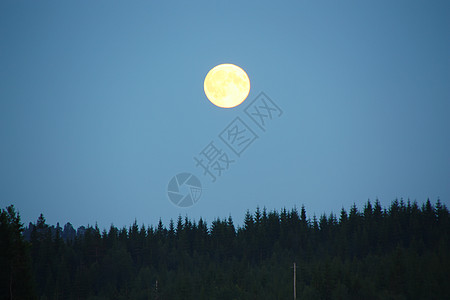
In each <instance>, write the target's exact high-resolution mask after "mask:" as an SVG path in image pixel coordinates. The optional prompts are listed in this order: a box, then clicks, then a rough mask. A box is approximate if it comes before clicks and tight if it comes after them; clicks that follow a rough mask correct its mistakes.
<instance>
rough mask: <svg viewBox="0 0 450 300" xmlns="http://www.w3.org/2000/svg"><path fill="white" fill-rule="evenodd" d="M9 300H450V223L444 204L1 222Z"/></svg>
mask: <svg viewBox="0 0 450 300" xmlns="http://www.w3.org/2000/svg"><path fill="white" fill-rule="evenodd" d="M0 243H1V244H0V299H91V300H94V299H95V300H100V299H160V300H161V299H208V300H210V299H226V300H230V299H271V300H273V299H293V295H294V294H293V293H294V292H293V290H294V277H293V273H294V268H293V263H294V262H295V263H296V269H295V272H296V278H295V286H296V296H297V299H450V217H449V210H448V208H447V207H446V206H445V205H443V204H442V203H441V201H440V200H437V201H436V203H435V204H432V203H431V202H430V200H427V201H426V202H425V203H423V204H421V205H419V204H418V203H417V202H411V201H406V202H405V201H403V199H400V200H394V201H392V202H391V203H390V205H389V206H388V207H385V208H383V207H382V206H381V205H380V202H379V201H378V200H376V201H374V202H373V203H372V202H371V201H367V202H366V203H365V205H364V206H363V207H360V208H358V207H357V206H356V205H353V206H351V207H350V208H349V209H348V210H346V209H344V208H342V210H341V212H340V214H339V215H337V214H333V213H330V214H329V215H325V214H323V215H320V216H318V217H316V216H315V215H313V216H312V217H308V216H307V212H306V209H305V207H304V206H301V208H300V210H298V209H297V208H296V207H294V208H292V209H290V210H289V209H286V208H283V209H281V210H279V211H277V210H272V211H267V210H266V209H265V208H262V209H261V208H260V207H257V208H256V209H255V210H254V211H252V212H250V211H247V212H246V214H245V218H244V220H243V222H242V226H235V225H234V222H233V219H232V217H231V216H229V217H228V218H225V219H220V218H217V219H215V220H213V221H212V222H211V224H207V222H205V221H204V220H203V219H199V220H198V221H196V220H191V219H189V218H188V217H187V216H186V217H182V216H179V217H178V219H177V220H171V221H170V223H169V224H166V225H164V224H163V223H162V221H161V220H160V221H159V223H158V224H157V225H156V226H152V225H151V226H147V227H146V226H144V225H138V224H137V222H136V221H135V222H134V223H133V224H132V225H131V226H129V227H128V228H127V227H123V228H117V227H115V226H113V225H111V226H110V228H109V229H100V228H98V226H97V225H95V226H87V227H84V226H82V227H80V228H78V229H77V230H75V229H74V228H73V227H72V225H71V224H70V223H67V224H66V225H64V228H61V227H60V226H59V224H57V225H56V226H53V225H49V224H47V223H46V220H45V217H44V216H43V215H42V214H41V215H40V216H39V218H38V219H37V221H36V222H35V223H29V224H28V226H24V224H22V223H21V220H20V215H19V212H17V211H16V210H15V208H14V206H12V205H11V206H8V207H6V208H4V209H1V213H0Z"/></svg>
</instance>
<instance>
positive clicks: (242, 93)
mask: <svg viewBox="0 0 450 300" xmlns="http://www.w3.org/2000/svg"><path fill="white" fill-rule="evenodd" d="M203 86H204V89H205V94H206V97H208V99H209V101H211V102H212V103H213V104H214V105H217V106H219V107H224V108H230V107H235V106H238V105H239V104H241V103H242V102H244V100H245V98H247V96H248V93H249V92H250V79H249V78H248V76H247V73H245V71H244V70H242V69H241V68H239V67H238V66H236V65H233V64H221V65H218V66H215V67H214V68H212V69H211V70H210V71H209V72H208V74H207V75H206V77H205V83H204V85H203Z"/></svg>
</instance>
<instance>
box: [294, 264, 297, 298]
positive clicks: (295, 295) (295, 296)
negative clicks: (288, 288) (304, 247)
mask: <svg viewBox="0 0 450 300" xmlns="http://www.w3.org/2000/svg"><path fill="white" fill-rule="evenodd" d="M296 268H297V267H296V266H295V262H294V300H297V291H296V289H295V282H296V281H297V280H296V274H295V269H296Z"/></svg>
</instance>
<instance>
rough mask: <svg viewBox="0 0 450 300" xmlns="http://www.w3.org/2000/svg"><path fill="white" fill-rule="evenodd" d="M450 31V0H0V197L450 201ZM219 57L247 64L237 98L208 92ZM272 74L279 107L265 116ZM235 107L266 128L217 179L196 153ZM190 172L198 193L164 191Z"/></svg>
mask: <svg viewBox="0 0 450 300" xmlns="http://www.w3.org/2000/svg"><path fill="white" fill-rule="evenodd" d="M449 33H450V2H449V1H411V0H408V1H390V0H389V1H290V2H284V1H258V2H251V1H211V0H208V1H179V2H174V1H120V2H119V1H117V2H115V1H9V0H6V1H1V2H0V143H1V147H0V204H1V207H3V208H4V207H5V206H7V205H9V204H14V205H15V206H16V208H17V209H18V210H19V211H20V213H21V216H22V219H23V221H24V222H25V223H26V224H27V223H28V222H29V221H33V222H34V221H35V220H36V219H37V217H38V216H39V214H40V213H41V212H42V213H44V215H45V217H46V218H47V221H48V223H50V224H56V222H60V223H62V224H63V223H66V222H67V221H70V222H71V223H72V224H73V225H74V226H80V225H87V224H95V222H98V225H99V226H100V227H101V228H104V227H109V225H110V224H111V223H114V225H116V226H120V227H121V226H128V225H130V224H131V223H132V222H133V221H134V220H135V219H136V220H137V222H138V223H139V224H142V223H144V224H146V225H150V224H153V225H155V224H157V222H158V220H159V217H161V218H162V220H163V223H164V224H166V225H167V222H168V220H169V219H170V218H173V219H176V218H177V217H178V215H180V214H181V215H182V216H183V217H184V216H185V215H188V216H189V217H190V218H192V219H196V220H198V219H199V217H200V216H202V217H203V218H204V219H206V220H207V221H208V223H210V222H211V221H212V220H213V219H214V218H215V217H220V218H226V217H228V215H230V214H231V215H232V216H233V218H234V220H235V222H236V223H237V224H241V223H242V219H243V216H244V213H245V211H246V210H247V209H250V210H254V209H255V208H256V206H257V205H259V206H260V207H261V208H262V207H264V206H266V207H267V209H268V210H272V209H277V210H278V209H280V208H282V207H286V208H288V209H290V208H292V207H294V206H295V205H296V206H297V207H298V208H299V207H300V206H301V205H302V204H304V205H305V206H306V209H307V212H308V215H310V216H312V214H313V213H315V214H316V215H320V214H322V213H324V212H326V213H327V214H328V213H330V212H331V211H333V212H335V213H339V211H340V209H341V207H345V208H346V209H348V208H349V207H350V206H351V205H352V204H353V203H356V204H357V205H358V206H359V207H362V206H363V204H364V202H366V201H367V199H371V200H375V199H376V198H377V197H378V198H379V200H380V201H381V203H382V205H384V206H385V205H388V204H389V203H390V202H391V201H392V200H393V199H395V198H399V199H400V198H402V197H403V198H404V199H405V200H406V199H408V198H410V199H411V200H417V201H418V202H419V203H423V202H424V201H426V199H427V198H430V200H431V201H432V202H435V201H436V200H437V199H438V197H439V198H440V199H441V201H442V202H444V203H445V204H446V205H447V206H450V155H449V154H450V134H449V130H450V34H449ZM221 63H233V64H236V65H238V66H240V67H242V68H243V69H244V70H245V71H246V72H247V74H248V76H249V78H250V81H251V90H250V94H249V97H248V98H247V100H246V101H244V103H243V104H241V105H240V106H238V107H236V108H232V109H224V108H219V107H216V106H214V105H212V104H211V103H210V102H209V101H208V100H207V98H206V96H205V94H204V91H203V80H204V78H205V76H206V74H207V73H208V71H209V70H210V69H211V68H212V67H214V66H215V65H218V64H221ZM260 92H264V93H265V94H266V95H267V96H268V97H270V98H271V99H272V100H273V102H274V103H276V104H277V105H278V106H279V108H280V109H281V110H282V111H283V114H282V115H281V116H280V117H279V118H274V119H273V120H272V121H271V122H270V124H268V126H267V129H266V131H265V132H263V131H261V130H260V128H258V127H257V126H256V125H255V124H254V123H252V121H251V120H250V119H248V118H246V117H247V116H246V114H245V111H244V110H245V108H246V107H247V105H249V104H250V102H251V101H252V100H253V99H255V97H256V96H257V95H258V94H259V93H260ZM236 117H240V118H241V120H242V121H243V122H245V123H246V124H247V125H248V126H252V129H254V131H255V134H256V135H258V138H257V139H256V140H255V141H254V142H253V143H252V144H251V146H249V147H248V148H247V149H246V150H245V152H243V153H242V155H241V156H240V157H235V156H234V157H233V156H232V154H233V153H230V158H234V159H235V163H233V164H231V165H230V167H229V169H228V170H226V171H224V172H223V173H222V175H221V176H220V177H218V178H217V180H216V182H214V183H213V182H211V180H210V178H209V177H207V176H204V175H203V172H202V169H201V168H199V167H196V166H195V162H194V159H193V158H194V156H198V155H199V153H200V152H201V151H202V150H203V149H204V148H205V147H206V146H207V145H208V144H209V143H210V142H211V141H213V142H214V143H215V144H217V145H220V137H219V134H220V133H221V132H222V131H223V130H224V129H225V128H226V127H227V125H228V124H229V123H230V122H231V121H233V120H234V119H235V118H236ZM255 126H256V127H255ZM222 146H223V145H222ZM222 150H223V151H225V150H226V148H225V146H224V147H223V149H222ZM181 172H189V173H192V174H194V175H195V176H197V177H198V179H199V180H200V181H201V183H202V186H203V188H204V190H203V193H202V196H201V198H200V200H199V201H198V202H197V203H196V204H195V205H194V206H192V207H190V208H178V207H177V206H175V205H174V204H173V203H171V202H170V201H169V198H168V195H167V186H168V182H169V180H170V179H171V178H172V177H173V176H174V175H176V174H178V173H181Z"/></svg>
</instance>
